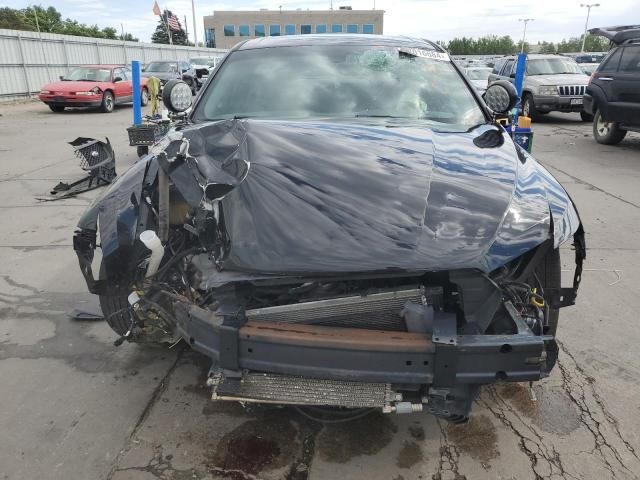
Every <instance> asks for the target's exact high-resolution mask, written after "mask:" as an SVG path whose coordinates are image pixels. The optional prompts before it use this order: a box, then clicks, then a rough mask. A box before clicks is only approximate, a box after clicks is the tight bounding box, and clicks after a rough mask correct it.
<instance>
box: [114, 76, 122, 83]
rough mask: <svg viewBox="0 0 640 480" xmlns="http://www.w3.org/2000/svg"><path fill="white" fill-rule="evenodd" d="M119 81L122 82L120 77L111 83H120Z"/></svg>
mask: <svg viewBox="0 0 640 480" xmlns="http://www.w3.org/2000/svg"><path fill="white" fill-rule="evenodd" d="M121 81H122V77H116V78H114V79H113V83H116V82H121Z"/></svg>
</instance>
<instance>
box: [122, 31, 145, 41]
mask: <svg viewBox="0 0 640 480" xmlns="http://www.w3.org/2000/svg"><path fill="white" fill-rule="evenodd" d="M118 38H119V39H120V40H125V41H127V42H139V41H140V39H139V38H137V37H134V36H133V35H131V34H130V33H129V32H125V33H124V35H120V36H119V37H118Z"/></svg>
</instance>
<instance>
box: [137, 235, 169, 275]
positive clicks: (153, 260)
mask: <svg viewBox="0 0 640 480" xmlns="http://www.w3.org/2000/svg"><path fill="white" fill-rule="evenodd" d="M140 241H141V242H142V243H144V246H145V247H147V248H148V249H149V250H151V257H150V258H149V265H148V266H147V273H146V274H145V276H146V277H147V278H149V277H151V276H152V275H154V274H155V273H156V272H157V271H158V268H159V267H160V262H161V261H162V257H164V247H163V246H162V242H161V241H160V239H159V238H158V235H156V232H154V231H153V230H145V231H144V232H142V233H141V234H140Z"/></svg>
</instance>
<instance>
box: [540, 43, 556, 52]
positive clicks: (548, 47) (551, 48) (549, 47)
mask: <svg viewBox="0 0 640 480" xmlns="http://www.w3.org/2000/svg"><path fill="white" fill-rule="evenodd" d="M538 46H539V47H540V53H556V45H555V44H554V43H553V42H538Z"/></svg>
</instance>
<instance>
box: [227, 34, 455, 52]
mask: <svg viewBox="0 0 640 480" xmlns="http://www.w3.org/2000/svg"><path fill="white" fill-rule="evenodd" d="M308 45H368V46H388V47H405V48H423V49H427V50H435V51H438V52H444V51H445V50H444V49H443V48H442V47H440V46H439V45H438V44H436V43H434V42H431V41H429V40H425V39H423V38H412V37H405V36H390V35H371V34H362V35H357V34H350V33H347V34H345V33H336V34H330V33H322V34H318V35H312V34H309V35H284V36H273V37H272V36H269V37H261V38H254V39H251V40H247V41H245V42H242V43H240V44H238V45H237V46H236V47H235V48H234V50H253V49H257V48H274V47H301V46H308Z"/></svg>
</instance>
